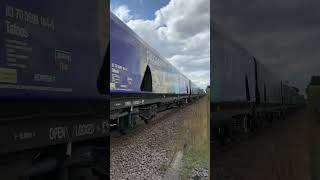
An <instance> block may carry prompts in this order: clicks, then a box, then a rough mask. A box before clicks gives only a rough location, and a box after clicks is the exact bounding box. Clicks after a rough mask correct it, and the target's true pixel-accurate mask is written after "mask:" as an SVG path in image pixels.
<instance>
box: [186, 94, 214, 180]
mask: <svg viewBox="0 0 320 180" xmlns="http://www.w3.org/2000/svg"><path fill="white" fill-rule="evenodd" d="M209 109H210V108H209V98H207V97H205V98H202V99H201V100H200V101H199V102H198V103H197V104H195V105H194V106H193V109H192V110H191V111H190V112H188V114H187V115H186V116H188V118H186V120H185V121H184V124H183V128H182V129H183V131H184V134H188V135H187V139H186V143H187V146H186V149H185V151H184V158H183V162H184V165H183V169H182V172H181V177H182V179H187V178H188V177H190V176H191V173H192V169H194V168H196V167H198V168H205V169H209V162H210V157H209V154H210V148H209V147H210V136H209V127H210V126H209V122H210V118H209V116H210V112H209Z"/></svg>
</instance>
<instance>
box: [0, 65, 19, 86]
mask: <svg viewBox="0 0 320 180" xmlns="http://www.w3.org/2000/svg"><path fill="white" fill-rule="evenodd" d="M0 82H4V83H17V70H16V69H8V68H0Z"/></svg>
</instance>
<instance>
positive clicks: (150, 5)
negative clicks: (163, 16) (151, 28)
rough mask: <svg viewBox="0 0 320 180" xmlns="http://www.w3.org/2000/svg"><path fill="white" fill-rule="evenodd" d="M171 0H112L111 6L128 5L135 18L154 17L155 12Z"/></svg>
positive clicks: (149, 18)
mask: <svg viewBox="0 0 320 180" xmlns="http://www.w3.org/2000/svg"><path fill="white" fill-rule="evenodd" d="M169 1H170V0H111V6H113V7H117V6H120V5H127V6H128V8H129V9H130V11H131V12H130V13H131V15H132V16H133V18H135V19H137V18H139V19H148V20H151V19H154V18H155V15H154V13H155V12H156V11H157V10H158V9H160V8H161V7H163V6H165V5H167V4H168V3H169Z"/></svg>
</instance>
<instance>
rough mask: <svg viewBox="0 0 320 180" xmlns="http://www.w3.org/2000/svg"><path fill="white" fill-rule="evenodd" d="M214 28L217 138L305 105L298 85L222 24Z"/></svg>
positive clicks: (214, 133)
mask: <svg viewBox="0 0 320 180" xmlns="http://www.w3.org/2000/svg"><path fill="white" fill-rule="evenodd" d="M211 28H213V29H211V37H212V39H211V42H210V44H211V57H212V58H211V63H210V64H211V65H210V66H211V77H210V82H211V88H210V91H211V92H210V94H211V95H210V97H211V99H210V101H211V103H210V108H211V124H210V125H211V133H212V136H211V137H212V138H213V139H215V140H218V142H219V141H220V142H221V143H224V142H225V140H226V139H229V140H230V139H231V140H232V139H234V137H235V136H236V134H237V133H240V134H242V133H247V132H249V131H253V130H254V129H256V128H259V127H261V126H263V124H264V122H265V120H269V121H272V120H273V119H274V118H284V115H285V114H286V112H289V111H293V110H296V109H297V108H299V107H302V106H303V105H304V99H303V98H301V97H302V95H301V94H299V92H298V91H297V90H296V89H297V88H295V87H292V86H289V85H286V84H284V83H283V82H282V81H281V80H280V79H279V78H277V77H276V76H275V75H274V74H273V73H272V72H270V71H269V70H268V69H267V68H266V67H265V66H264V65H263V64H262V63H261V62H259V61H258V60H257V59H256V58H255V57H254V56H253V55H252V54H251V53H250V52H249V51H247V50H246V49H245V48H244V47H243V46H242V45H240V44H239V43H238V42H236V41H235V40H233V39H232V38H230V36H228V35H227V34H226V33H225V32H223V31H222V30H220V29H219V27H217V26H213V27H211Z"/></svg>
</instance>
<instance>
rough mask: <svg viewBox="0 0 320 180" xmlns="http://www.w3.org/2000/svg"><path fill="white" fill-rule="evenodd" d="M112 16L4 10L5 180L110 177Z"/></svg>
mask: <svg viewBox="0 0 320 180" xmlns="http://www.w3.org/2000/svg"><path fill="white" fill-rule="evenodd" d="M108 9H109V4H108V3H107V1H76V0H68V1H62V0H54V1H53V0H51V1H41V0H33V1H23V0H4V1H1V2H0V12H1V14H0V21H1V23H0V99H1V100H0V106H1V108H0V177H1V179H19V178H21V179H31V180H32V179H33V178H38V179H79V178H81V179H94V178H96V177H100V178H102V179H104V178H106V177H107V176H108V171H107V168H106V167H105V166H106V165H107V163H106V162H107V157H106V155H107V154H106V152H107V149H106V148H107V146H106V136H107V135H108V134H109V129H108V126H109V125H108V117H106V111H107V110H108V107H106V106H107V103H106V102H107V94H106V93H107V92H108V91H109V88H108V87H109V84H108V83H107V80H108V78H107V79H106V78H105V77H107V76H108V75H109V74H108V73H106V70H108V66H109V59H108V55H106V49H107V48H106V47H107V44H108V41H109V40H108V25H109V22H108V21H109V20H108V13H107V10H108ZM90 154H92V156H91V155H90ZM101 161H103V162H101ZM58 174H59V176H58Z"/></svg>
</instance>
